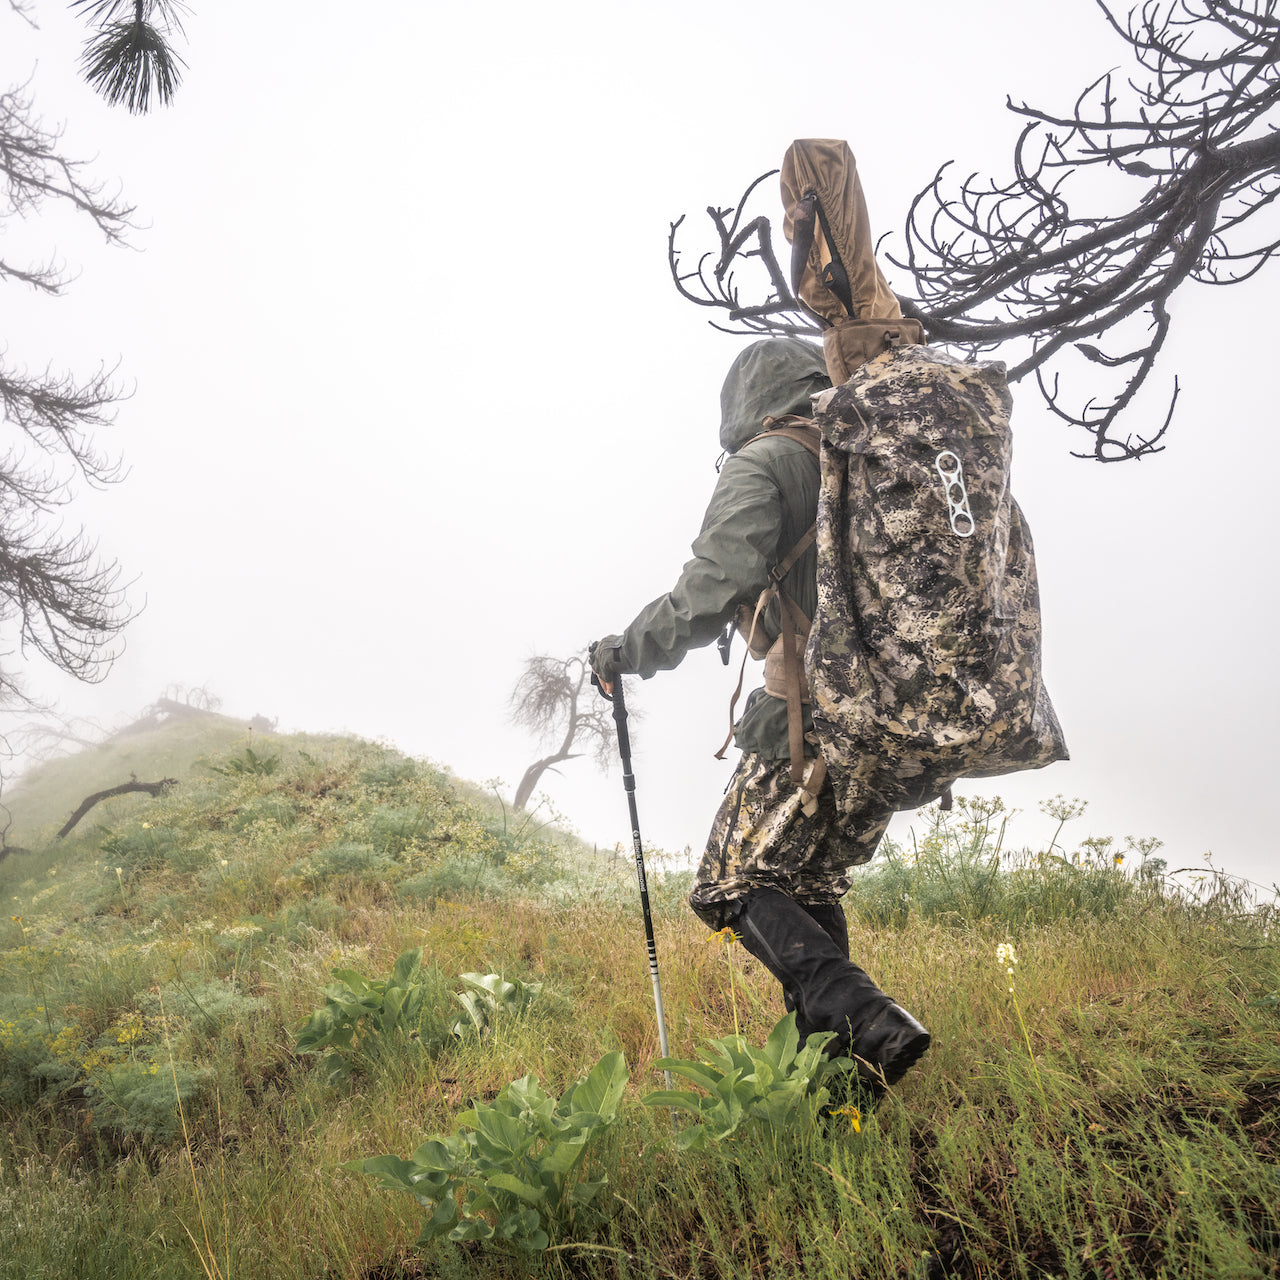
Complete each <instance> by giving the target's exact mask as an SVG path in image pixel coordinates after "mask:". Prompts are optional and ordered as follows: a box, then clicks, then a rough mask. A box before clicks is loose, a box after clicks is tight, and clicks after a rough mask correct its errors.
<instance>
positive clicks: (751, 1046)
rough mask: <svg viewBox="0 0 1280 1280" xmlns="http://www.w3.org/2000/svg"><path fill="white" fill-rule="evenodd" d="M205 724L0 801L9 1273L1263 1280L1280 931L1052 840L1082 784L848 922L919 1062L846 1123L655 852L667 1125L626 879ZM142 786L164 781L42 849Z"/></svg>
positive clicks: (1221, 888)
mask: <svg viewBox="0 0 1280 1280" xmlns="http://www.w3.org/2000/svg"><path fill="white" fill-rule="evenodd" d="M199 732H200V731H199V730H198V729H196V728H192V727H191V726H183V727H177V726H171V727H170V728H169V729H168V730H165V729H157V730H155V731H154V732H153V733H150V734H143V735H139V736H138V737H135V738H133V739H130V740H129V742H128V744H127V751H128V752H129V756H128V759H123V758H120V757H118V756H117V757H114V758H113V757H112V755H111V753H112V752H113V751H114V752H119V751H123V750H125V749H126V747H122V746H119V745H117V746H114V747H110V748H102V749H99V750H98V751H97V752H88V753H85V754H84V755H83V756H79V757H74V758H72V759H71V760H67V761H59V762H56V763H55V764H51V765H48V766H45V767H44V768H43V769H42V770H40V771H39V772H38V773H36V774H34V775H33V776H32V777H31V778H30V779H29V780H28V781H27V782H26V784H25V785H24V786H23V787H22V788H20V789H19V790H18V791H17V793H16V794H15V795H14V796H13V798H12V808H13V812H14V824H13V830H12V832H11V837H12V839H11V843H12V844H14V845H17V846H20V847H21V848H22V849H24V850H26V851H25V852H16V853H13V854H11V855H10V856H8V857H7V858H5V859H4V860H3V861H0V893H3V896H4V901H5V903H6V904H7V906H6V909H5V911H4V913H3V917H0V918H2V919H3V928H2V929H0V1277H3V1278H4V1280H10V1278H12V1280H17V1278H18V1277H22V1278H23V1280H27V1278H28V1277H37V1276H50V1277H52V1276H57V1277H59V1278H60V1280H63V1278H70V1277H85V1278H86V1280H88V1278H89V1277H94V1278H96V1277H101V1276H113V1277H139V1278H141V1277H206V1278H211V1277H221V1278H224V1280H231V1277H235V1276H254V1277H265V1276H269V1277H282V1278H285V1277H297V1278H298V1280H318V1278H319V1277H332V1278H334V1280H336V1278H338V1277H343V1278H349V1280H405V1278H408V1277H419V1276H452V1277H459V1278H462V1277H482V1276H483V1277H504V1276H510V1277H524V1276H528V1275H546V1276H560V1275H572V1276H583V1277H586V1276H599V1277H602V1278H605V1280H613V1278H615V1277H619V1278H620V1277H627V1276H631V1277H640V1276H643V1277H653V1276H670V1277H679V1278H684V1277H690V1278H692V1277H698V1278H699V1280H704V1278H705V1280H711V1278H719V1277H726V1278H727V1277H774V1276H812V1277H831V1278H832V1280H834V1278H836V1277H848V1276H907V1275H916V1276H921V1277H942V1276H958V1277H973V1278H975V1280H976V1278H977V1277H988V1276H1026V1277H1033V1276H1034V1277H1041V1276H1045V1277H1047V1276H1064V1277H1081V1278H1084V1277H1088V1278H1090V1280H1094V1278H1096V1280H1119V1278H1121V1277H1135V1278H1136V1277H1152V1276H1161V1275H1168V1276H1175V1275H1176V1276H1204V1277H1223V1276H1231V1277H1249V1276H1259V1277H1261V1276H1274V1275H1276V1274H1277V1272H1278V1271H1280V1208H1278V1206H1280V1164H1278V1162H1277V1158H1278V1156H1280V1051H1278V1050H1277V1043H1278V1038H1277V1032H1278V1031H1280V1026H1278V1024H1277V1017H1278V1015H1280V972H1278V970H1277V963H1276V951H1275V929H1276V928H1277V924H1278V923H1280V922H1278V921H1277V919H1276V916H1275V912H1274V909H1273V908H1271V907H1270V906H1268V905H1265V904H1262V903H1260V902H1259V901H1258V900H1257V899H1256V898H1255V897H1254V896H1253V895H1252V893H1251V892H1250V891H1248V889H1247V886H1242V885H1240V884H1239V883H1237V882H1234V881H1232V880H1231V879H1229V878H1228V877H1225V876H1222V875H1220V874H1218V873H1215V872H1214V871H1212V870H1211V869H1206V871H1205V872H1204V874H1203V876H1202V877H1201V878H1200V879H1199V880H1198V881H1195V880H1187V879H1184V880H1183V882H1182V884H1181V886H1179V885H1175V884H1174V882H1173V881H1172V880H1171V878H1170V877H1169V876H1168V875H1167V874H1166V871H1165V868H1164V867H1163V865H1162V864H1161V863H1160V862H1159V861H1158V860H1157V859H1156V858H1155V857H1154V856H1153V855H1154V853H1155V850H1154V848H1153V846H1152V845H1151V844H1150V843H1144V842H1130V843H1129V844H1127V845H1126V846H1124V847H1118V846H1116V845H1114V844H1112V843H1109V842H1106V841H1098V840H1093V841H1089V842H1086V843H1085V844H1083V845H1075V844H1074V843H1073V842H1072V841H1071V840H1070V838H1069V836H1070V831H1071V819H1072V817H1073V815H1074V814H1075V812H1076V806H1075V805H1073V803H1072V802H1069V801H1063V800H1060V799H1059V800H1055V801H1051V802H1049V805H1048V806H1047V808H1048V811H1050V812H1053V813H1055V814H1056V815H1057V816H1058V817H1059V818H1060V825H1059V830H1058V832H1057V833H1056V834H1055V836H1054V839H1053V841H1052V842H1051V844H1050V846H1049V847H1048V848H1044V849H1032V850H1010V849H1009V848H1006V847H1005V845H1006V843H1007V841H1006V835H1005V832H1004V831H1003V828H1002V826H1001V823H1002V822H1003V820H1004V818H1005V817H1006V815H1004V814H1002V813H1001V812H1000V810H999V809H998V808H996V807H995V806H994V805H992V804H990V803H986V802H969V803H965V804H961V805H960V807H959V808H958V809H957V810H956V811H955V812H954V813H952V814H940V813H934V814H932V815H929V817H928V822H927V823H926V824H925V835H924V836H923V838H921V839H920V840H919V841H918V843H915V844H913V845H912V847H910V848H905V849H904V848H890V849H888V850H887V851H886V852H885V854H884V855H883V856H882V857H880V858H878V859H877V860H876V862H875V863H873V864H872V866H871V867H870V868H869V869H867V870H866V871H864V873H863V874H862V875H861V877H860V879H859V881H858V883H857V884H856V885H855V888H854V890H853V892H852V893H851V894H850V896H849V899H848V909H849V915H850V933H851V941H852V944H853V947H854V952H855V955H857V956H858V957H860V958H861V960H862V961H863V963H865V965H866V966H867V968H869V969H870V970H871V971H872V973H873V975H874V976H875V977H876V978H877V979H878V980H879V981H880V983H881V984H882V985H883V986H884V987H885V988H886V989H887V990H888V991H890V992H891V993H892V994H894V995H895V996H896V997H897V998H899V999H901V1000H902V1001H903V1002H904V1003H906V1004H907V1005H908V1007H910V1008H911V1009H912V1011H913V1012H914V1013H916V1014H917V1015H918V1016H919V1017H920V1018H921V1020H922V1021H924V1022H925V1024H926V1025H927V1026H928V1027H929V1028H930V1030H931V1031H932V1032H933V1033H934V1037H935V1039H934V1046H933V1048H932V1049H931V1050H930V1052H929V1053H928V1054H927V1055H926V1057H925V1058H924V1059H923V1060H922V1062H921V1063H920V1065H919V1066H917V1067H916V1068H915V1069H914V1070H913V1071H912V1072H911V1073H910V1074H909V1075H908V1076H907V1077H906V1078H905V1079H904V1080H903V1081H902V1082H901V1084H900V1085H898V1086H897V1087H896V1088H895V1089H893V1090H891V1091H890V1093H889V1095H888V1096H887V1097H886V1098H885V1099H884V1101H883V1102H881V1104H880V1105H879V1107H878V1108H876V1109H874V1110H872V1109H871V1108H869V1107H865V1106H864V1107H861V1108H859V1107H856V1106H845V1107H843V1108H832V1107H830V1106H825V1107H824V1106H820V1105H819V1103H820V1102H821V1101H822V1100H823V1098H825V1095H821V1096H820V1093H819V1090H818V1088H817V1085H816V1084H815V1086H814V1088H813V1089H809V1088H808V1087H807V1086H805V1085H804V1084H803V1083H802V1082H801V1081H799V1079H798V1077H797V1076H796V1072H797V1071H803V1070H804V1068H803V1062H804V1059H803V1055H801V1056H800V1057H797V1056H796V1053H795V1051H794V1047H788V1046H787V1045H786V1044H784V1040H785V1027H784V1028H783V1029H782V1031H779V1030H778V1022H779V1019H780V1018H781V1016H782V1012H783V1011H782V1008H781V1005H780V1002H779V1000H778V998H777V996H776V993H775V990H774V984H773V983H772V980H771V979H770V978H769V977H768V975H767V974H765V973H764V972H762V971H761V969H760V968H759V966H758V965H756V964H755V962H754V961H752V960H751V958H750V957H749V956H746V955H745V954H744V953H743V952H742V951H741V948H738V947H735V946H733V945H732V943H731V942H730V941H728V940H726V939H725V938H723V937H713V938H710V939H709V938H708V937H707V933H706V930H705V928H703V927H702V926H701V925H700V924H698V922H697V921H696V920H695V919H694V917H693V916H692V915H691V914H690V913H689V912H688V911H687V909H686V908H685V907H684V906H683V901H682V899H683V894H684V891H685V889H686V887H687V879H688V873H687V872H682V871H679V870H676V869H675V868H674V866H673V865H672V864H671V863H670V861H669V860H666V859H664V858H663V856H662V855H661V854H660V853H659V852H657V851H654V852H653V854H652V855H651V859H652V865H651V867H650V877H649V880H650V891H651V894H652V896H653V898H654V909H655V916H656V919H655V924H656V929H657V936H658V955H659V963H660V966H661V972H662V980H663V994H664V999H665V1004H666V1009H667V1018H668V1025H669V1031H670V1038H671V1053H672V1056H673V1058H675V1059H676V1060H677V1061H678V1062H682V1063H684V1064H685V1068H682V1069H681V1070H680V1072H679V1073H678V1074H679V1076H680V1079H679V1090H681V1091H684V1092H683V1094H682V1096H683V1098H684V1102H683V1110H681V1111H679V1112H678V1114H677V1117H676V1119H675V1122H674V1123H673V1117H672V1113H671V1111H670V1110H669V1108H668V1106H666V1105H654V1104H653V1101H652V1099H651V1105H646V1104H645V1099H646V1098H649V1097H651V1095H654V1094H658V1099H657V1102H658V1103H659V1104H660V1103H661V1101H662V1098H663V1096H664V1095H663V1094H662V1093H661V1091H662V1087H663V1076H662V1071H661V1070H660V1069H659V1068H658V1067H657V1066H656V1065H655V1064H656V1063H657V1061H658V1058H659V1049H658V1037H657V1032H656V1028H655V1025H654V1015H653V1003H652V992H651V988H650V984H649V975H648V970H647V963H646V959H645V955H644V947H643V941H642V933H641V928H640V923H639V918H638V909H637V906H636V902H635V889H634V883H633V878H632V876H631V874H630V868H629V865H628V860H627V858H626V857H625V856H621V857H619V856H614V855H613V854H612V851H609V852H607V853H606V854H604V855H603V856H598V855H595V854H594V853H593V852H592V851H591V850H589V849H586V848H584V847H583V846H581V845H580V844H579V843H578V842H577V841H575V840H574V839H573V838H572V837H570V836H566V835H564V834H563V833H561V832H560V831H558V830H556V829H555V828H553V827H552V826H550V825H544V824H543V820H542V819H541V818H540V817H539V815H538V814H537V813H534V814H532V815H527V814H523V813H519V814H514V815H513V814H510V813H508V812H506V811H505V810H504V808H503V806H502V804H501V802H500V801H499V800H498V799H497V798H496V795H494V794H492V793H487V792H485V791H483V790H482V789H480V788H476V787H473V786H471V785H469V784H466V783H464V782H462V781H460V780H458V779H456V778H455V777H453V776H452V775H450V774H449V773H448V772H447V771H446V770H444V769H441V768H439V767H436V766H434V765H432V764H429V763H423V762H419V761H412V760H406V759H404V758H403V757H401V756H399V755H397V754H396V753H395V752H393V751H390V750H388V749H386V748H383V747H380V746H376V745H371V744H368V743H361V742H356V741H353V740H349V739H337V738H310V737H281V736H275V735H270V734H257V735H254V736H253V737H252V738H246V737H245V736H244V735H243V734H241V735H240V736H239V737H238V738H231V737H229V736H227V735H226V734H225V733H222V731H221V730H220V731H219V732H220V733H222V736H219V737H217V738H216V740H214V739H201V738H200V737H199ZM184 735H185V736H184ZM131 774H134V775H136V776H137V777H139V778H153V777H154V778H161V777H170V776H172V777H176V778H177V779H178V783H177V785H176V786H174V787H172V788H170V789H169V790H168V791H166V792H165V793H164V794H162V795H160V796H158V797H155V798H152V797H148V796H145V795H136V794H135V795H122V796H119V797H115V798H112V799H109V800H106V801H103V802H102V803H101V804H100V805H98V806H96V807H95V808H94V809H93V811H92V812H91V813H90V814H89V815H88V816H87V817H86V818H85V819H84V820H83V821H82V822H81V823H80V825H79V826H78V827H76V829H75V830H74V831H73V832H72V833H71V834H70V835H69V836H68V837H67V838H66V839H64V840H58V839H56V838H55V835H54V833H55V832H56V831H57V829H58V827H59V825H60V824H61V823H62V822H64V821H65V819H66V817H67V815H68V814H70V813H71V812H72V811H73V810H74V809H75V807H76V805H77V804H78V803H79V802H80V800H82V799H83V798H84V796H85V795H87V794H90V793H92V792H94V791H97V790H100V789H103V788H105V787H108V786H111V785H113V784H116V783H119V782H122V781H124V780H126V779H127V778H128V777H129V776H130V775H131ZM771 1036H772V1037H773V1038H772V1039H771ZM713 1041H714V1042H718V1045H717V1046H716V1047H709V1042H713ZM770 1046H772V1047H770ZM770 1054H772V1058H770ZM774 1060H776V1061H777V1062H778V1063H780V1064H781V1065H780V1067H779V1070H780V1071H781V1072H782V1073H783V1074H782V1075H779V1076H778V1078H777V1079H776V1080H774V1081H772V1082H771V1081H770V1080H767V1079H765V1078H764V1074H767V1073H768V1072H769V1071H770V1070H771V1068H770V1066H769V1062H770V1061H774ZM710 1062H714V1063H715V1068H714V1070H702V1069H701V1067H700V1065H699V1064H707V1063H710ZM796 1062H801V1064H802V1066H801V1067H800V1068H797V1067H795V1063H796ZM735 1064H738V1065H735ZM743 1064H753V1065H751V1066H750V1067H748V1066H745V1065H743ZM735 1072H736V1073H737V1074H736V1075H735ZM787 1072H790V1073H791V1074H790V1075H786V1073H787ZM761 1073H764V1074H761ZM748 1075H752V1076H753V1078H752V1079H750V1080H748V1079H747V1076H748ZM784 1077H785V1078H784ZM699 1079H701V1080H703V1081H704V1083H705V1082H706V1081H712V1082H713V1083H714V1082H715V1081H720V1082H721V1084H720V1087H721V1090H722V1092H721V1094H720V1095H718V1098H717V1099H709V1098H708V1099H705V1100H704V1101H702V1102H700V1101H698V1096H697V1095H698V1090H699V1088H700V1086H699V1084H698V1081H699ZM725 1080H729V1083H728V1084H724V1083H723V1082H724V1081H725ZM580 1082H581V1083H580ZM704 1093H705V1090H704ZM735 1098H736V1099H738V1100H739V1102H741V1101H742V1100H743V1099H745V1100H746V1105H747V1109H748V1110H750V1108H751V1107H753V1106H754V1107H755V1110H754V1112H753V1113H752V1114H751V1115H750V1116H743V1115H738V1114H737V1113H735V1112H734V1111H733V1108H734V1106H735V1105H737V1103H735ZM761 1099H763V1100H764V1101H760V1100H761ZM753 1100H754V1101H753ZM695 1113H696V1114H702V1115H705V1116H706V1117H707V1123H706V1124H705V1125H704V1131H703V1132H702V1133H701V1134H700V1135H699V1136H698V1137H697V1139H696V1140H694V1139H693V1138H691V1137H690V1136H688V1132H687V1131H688V1129H689V1126H690V1125H692V1124H693V1123H695ZM682 1135H684V1136H683V1137H682ZM504 1144H505V1145H504ZM522 1162H523V1163H522ZM397 1179H399V1181H397ZM451 1196H452V1197H453V1199H452V1200H450V1199H449V1197H451ZM486 1196H487V1197H488V1199H487V1200H486V1199H485V1198H484V1197H486ZM451 1214H452V1215H453V1216H450V1215H451Z"/></svg>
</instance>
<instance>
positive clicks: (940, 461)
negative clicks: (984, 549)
mask: <svg viewBox="0 0 1280 1280" xmlns="http://www.w3.org/2000/svg"><path fill="white" fill-rule="evenodd" d="M934 466H936V467H937V468H938V475H939V476H941V477H942V488H943V492H944V493H945V495H946V499H947V515H948V517H949V518H950V520H951V532H952V533H954V534H955V535H956V536H957V537H960V538H971V537H972V536H973V534H974V532H975V531H976V530H977V527H978V522H977V521H976V520H975V519H974V518H973V512H972V511H970V510H969V491H968V489H966V488H965V485H964V467H963V465H962V463H961V462H960V458H959V456H958V455H957V454H954V453H952V452H951V450H950V449H944V450H943V451H942V452H941V453H940V454H938V456H937V458H935V459H934Z"/></svg>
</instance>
